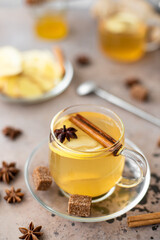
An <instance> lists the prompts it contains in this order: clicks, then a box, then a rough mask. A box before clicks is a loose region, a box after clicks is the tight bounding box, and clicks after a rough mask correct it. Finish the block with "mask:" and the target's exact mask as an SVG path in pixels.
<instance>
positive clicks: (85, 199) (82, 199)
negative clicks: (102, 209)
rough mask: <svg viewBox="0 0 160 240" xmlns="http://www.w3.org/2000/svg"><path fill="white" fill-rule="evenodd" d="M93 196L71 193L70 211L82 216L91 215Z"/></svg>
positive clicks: (72, 213)
mask: <svg viewBox="0 0 160 240" xmlns="http://www.w3.org/2000/svg"><path fill="white" fill-rule="evenodd" d="M91 201H92V198H91V197H89V196H83V195H77V194H75V195H71V196H70V198H69V202H68V213H69V214H71V215H76V216H80V217H89V216H90V214H91Z"/></svg>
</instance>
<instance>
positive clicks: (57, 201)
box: [25, 139, 150, 222]
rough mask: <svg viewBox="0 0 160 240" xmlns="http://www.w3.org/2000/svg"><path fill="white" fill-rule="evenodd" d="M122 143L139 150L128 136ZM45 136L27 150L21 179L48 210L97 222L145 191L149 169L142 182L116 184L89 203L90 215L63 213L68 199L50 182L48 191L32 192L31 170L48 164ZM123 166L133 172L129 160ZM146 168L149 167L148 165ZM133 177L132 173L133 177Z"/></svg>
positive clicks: (122, 210) (129, 206) (133, 202)
mask: <svg viewBox="0 0 160 240" xmlns="http://www.w3.org/2000/svg"><path fill="white" fill-rule="evenodd" d="M125 141H126V143H125V145H126V146H127V147H129V148H131V149H134V150H136V151H139V152H141V154H143V153H142V151H141V150H140V149H139V148H138V147H137V146H136V145H135V144H134V143H133V142H131V141H130V140H129V139H126V140H125ZM48 149H49V148H48V139H47V140H45V141H43V142H42V143H40V144H39V145H38V146H37V147H36V148H35V149H34V150H33V152H32V153H31V155H30V157H29V158H28V160H27V162H26V164H25V181H26V184H27V187H28V189H29V191H30V192H31V194H32V196H33V197H34V198H35V199H36V200H37V201H38V202H39V203H40V204H41V205H42V206H43V207H44V208H45V209H47V210H48V211H50V212H51V213H53V214H56V215H58V216H60V217H63V218H66V219H68V220H71V221H78V222H101V221H105V220H109V219H112V218H115V217H118V216H120V215H122V214H124V213H126V212H128V211H129V210H130V209H132V208H133V207H135V206H136V205H137V204H138V203H139V202H140V201H141V199H142V198H143V197H144V195H145V194H146V192H147V190H148V187H149V183H150V170H148V172H147V174H146V177H145V179H144V181H143V182H142V183H140V184H139V185H138V186H136V187H134V188H121V187H118V186H116V187H115V190H114V192H113V193H112V194H111V195H109V196H108V198H106V199H105V200H103V201H101V202H96V203H93V204H92V207H91V216H90V217H86V218H84V217H76V216H71V215H69V214H68V212H67V208H68V198H67V197H65V196H64V195H63V194H62V192H61V191H60V189H59V187H58V186H57V185H56V184H55V182H53V184H52V187H51V188H50V189H49V190H48V191H36V190H35V188H34V184H33V179H32V173H33V170H34V169H35V168H36V167H37V166H47V165H48V151H49V150H48ZM126 166H127V168H128V169H129V170H130V172H131V173H132V174H133V175H135V171H134V170H135V165H134V163H133V162H131V161H127V162H126ZM148 169H149V168H148ZM135 177H136V176H135Z"/></svg>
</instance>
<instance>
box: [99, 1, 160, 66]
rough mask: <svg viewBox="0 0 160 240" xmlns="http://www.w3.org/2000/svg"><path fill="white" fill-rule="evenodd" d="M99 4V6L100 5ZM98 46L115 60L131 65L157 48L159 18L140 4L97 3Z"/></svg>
mask: <svg viewBox="0 0 160 240" xmlns="http://www.w3.org/2000/svg"><path fill="white" fill-rule="evenodd" d="M100 3H101V4H100ZM99 4H100V5H99V6H98V8H96V11H97V12H96V11H95V12H96V15H97V18H98V38H99V45H100V48H101V49H102V51H103V53H104V54H105V55H107V56H109V57H110V58H112V59H114V60H118V61H121V62H134V61H137V60H139V59H140V58H141V57H143V56H144V54H145V52H149V51H154V50H156V49H158V48H159V46H160V30H159V27H160V17H159V16H158V14H156V13H155V12H154V10H153V9H152V8H151V6H150V5H149V4H148V3H147V2H145V1H143V0H140V1H132V0H131V1H127V0H118V1H116V0H108V1H104V0H100V1H99Z"/></svg>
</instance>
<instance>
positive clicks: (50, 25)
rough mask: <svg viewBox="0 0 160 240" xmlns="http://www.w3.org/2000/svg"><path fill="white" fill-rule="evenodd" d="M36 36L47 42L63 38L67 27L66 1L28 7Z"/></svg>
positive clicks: (56, 0)
mask: <svg viewBox="0 0 160 240" xmlns="http://www.w3.org/2000/svg"><path fill="white" fill-rule="evenodd" d="M30 11H31V14H32V16H33V18H34V30H35V33H36V34H37V36H39V37H41V38H44V39H48V40H59V39H62V38H65V37H66V36H67V34H68V31H69V27H68V21H67V1H66V0H53V1H48V2H47V1H46V2H43V3H41V4H35V5H33V6H30Z"/></svg>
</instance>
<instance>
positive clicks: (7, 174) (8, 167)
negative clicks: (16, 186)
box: [0, 161, 19, 183]
mask: <svg viewBox="0 0 160 240" xmlns="http://www.w3.org/2000/svg"><path fill="white" fill-rule="evenodd" d="M18 172H19V169H17V168H16V163H14V162H11V163H6V162H4V161H3V162H2V167H1V168H0V181H3V182H5V183H9V182H10V181H11V180H12V179H13V178H14V177H15V175H16V174H17V173H18Z"/></svg>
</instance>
